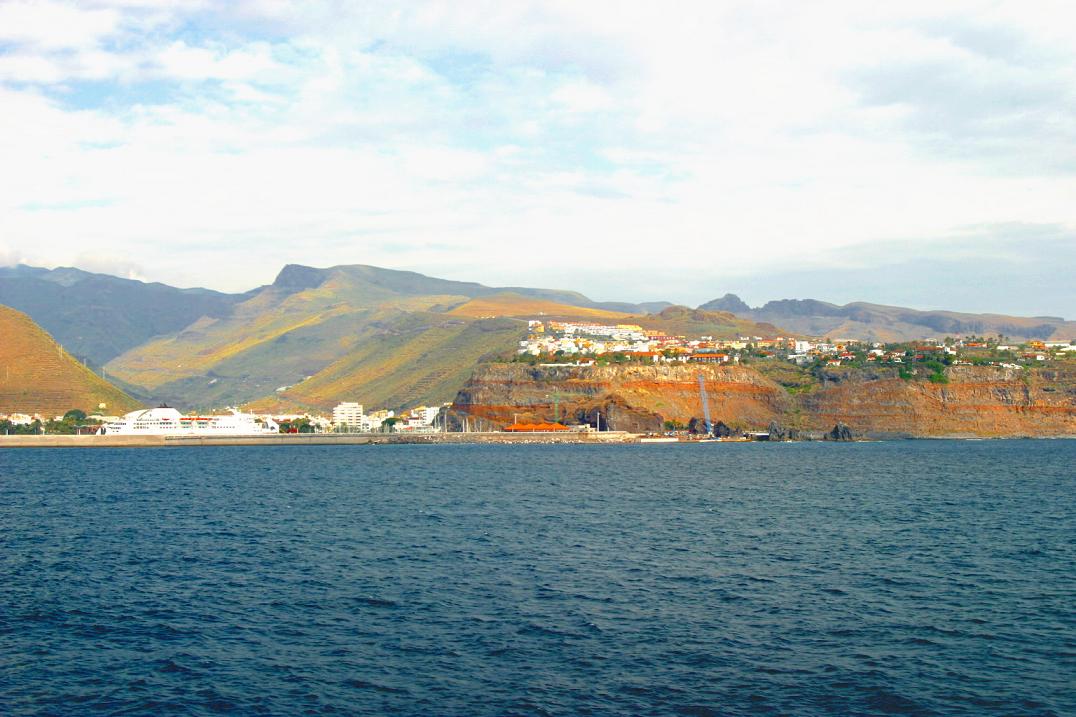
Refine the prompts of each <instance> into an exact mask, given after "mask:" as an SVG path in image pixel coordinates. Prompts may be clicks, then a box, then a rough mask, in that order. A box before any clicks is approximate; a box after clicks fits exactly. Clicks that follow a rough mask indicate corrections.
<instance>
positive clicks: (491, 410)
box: [454, 363, 1076, 440]
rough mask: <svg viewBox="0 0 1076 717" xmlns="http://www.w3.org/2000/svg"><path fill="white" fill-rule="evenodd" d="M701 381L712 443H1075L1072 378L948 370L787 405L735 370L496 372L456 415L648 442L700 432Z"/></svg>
mask: <svg viewBox="0 0 1076 717" xmlns="http://www.w3.org/2000/svg"><path fill="white" fill-rule="evenodd" d="M700 374H701V375H702V376H703V379H704V383H705V385H706V391H707V394H708V396H709V401H710V405H709V408H710V415H711V419H712V421H713V425H714V427H715V428H714V433H715V435H718V436H731V435H737V434H739V433H741V432H743V431H759V432H766V431H767V429H768V432H769V434H770V435H771V439H772V440H796V439H802V438H811V437H814V438H822V437H828V438H830V439H834V438H836V439H840V440H846V439H847V438H849V437H948V436H951V437H1008V436H1076V368H1074V369H1005V368H998V367H992V366H957V367H950V368H948V369H946V373H945V376H946V379H947V381H948V382H947V383H932V382H929V381H926V380H906V379H902V378H901V377H900V376H899V375H898V374H897V372H896V371H890V370H888V369H848V370H844V369H842V370H840V371H827V372H824V373H823V374H822V375H821V376H820V377H819V378H818V379H817V381H816V384H815V386H814V388H813V390H808V391H801V392H797V393H795V394H790V393H788V392H787V391H786V390H785V389H784V388H782V387H781V386H780V385H778V384H776V383H774V382H773V381H771V380H770V379H769V378H767V377H765V376H763V375H762V374H760V373H759V372H757V371H755V370H753V369H751V368H749V367H740V366H715V365H705V366H689V365H682V364H675V365H673V364H655V365H642V364H627V365H619V366H618V365H608V366H590V367H588V366H529V365H526V364H522V363H500V364H486V365H483V366H480V367H479V368H478V369H477V370H476V371H475V373H474V374H473V375H472V377H471V380H470V381H468V383H467V385H466V386H465V387H464V388H463V390H461V391H460V392H459V394H458V395H457V397H456V401H455V404H454V409H455V410H457V411H460V412H463V413H465V414H467V415H471V416H476V417H481V418H482V419H483V420H484V421H486V422H487V423H488V424H489V425H507V424H509V423H512V422H513V421H514V420H520V421H535V422H537V421H550V420H554V418H559V419H560V420H561V421H562V422H567V423H577V424H579V423H588V424H590V425H591V426H596V425H597V422H598V417H599V415H600V420H601V426H602V428H603V429H604V428H608V429H613V430H628V431H632V432H647V431H658V430H661V427H662V424H663V422H664V421H675V422H677V423H679V424H681V425H684V426H687V425H689V424H690V425H696V426H698V427H699V431H700V432H705V427H704V424H703V418H702V416H703V410H702V403H701V399H700V394H699V386H698V377H699V375H700ZM835 430H836V433H835V432H834V431H835Z"/></svg>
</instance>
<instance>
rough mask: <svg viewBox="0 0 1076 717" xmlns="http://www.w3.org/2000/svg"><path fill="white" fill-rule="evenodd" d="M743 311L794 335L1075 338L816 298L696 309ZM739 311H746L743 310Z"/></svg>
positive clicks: (973, 318) (1009, 320) (985, 318)
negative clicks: (727, 308) (973, 335)
mask: <svg viewBox="0 0 1076 717" xmlns="http://www.w3.org/2000/svg"><path fill="white" fill-rule="evenodd" d="M733 305H737V306H741V310H740V311H739V312H734V313H735V314H736V315H737V316H740V317H742V318H745V319H750V320H752V321H760V322H768V323H773V324H777V325H780V326H782V327H784V328H786V329H788V330H790V331H794V332H796V333H801V334H807V335H812V336H833V337H841V338H850V339H861V340H870V341H910V340H915V339H924V338H943V337H944V336H946V335H949V336H962V335H967V334H976V335H1004V336H1006V337H1007V338H1009V339H1012V340H1029V339H1039V340H1049V339H1062V340H1068V339H1073V338H1076V322H1073V321H1066V320H1065V319H1063V318H1061V317H1044V316H1033V317H1022V316H1010V315H1006V314H994V313H982V314H975V313H968V312H959V311H947V310H942V309H933V310H931V309H911V308H907V307H902V306H889V305H886V304H875V303H871V302H867V301H853V302H850V303H847V304H843V305H841V304H834V303H830V302H828V301H820V300H818V299H777V300H773V301H768V302H766V303H765V304H763V305H762V306H759V307H755V308H751V307H749V306H747V304H746V303H745V302H743V301H742V300H741V299H740V298H739V297H738V296H736V295H735V294H725V296H722V297H721V298H719V299H714V300H712V301H709V302H706V303H705V304H702V305H701V306H700V307H699V308H701V309H706V308H708V307H729V306H733ZM742 307H746V309H745V308H742Z"/></svg>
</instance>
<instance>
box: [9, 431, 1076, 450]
mask: <svg viewBox="0 0 1076 717" xmlns="http://www.w3.org/2000/svg"><path fill="white" fill-rule="evenodd" d="M645 439H646V436H644V435H642V434H638V433H627V432H625V431H602V432H601V433H568V434H565V433H561V432H557V433H542V432H535V433H504V432H488V433H477V432H476V433H423V434H401V433H281V434H279V435H266V436H160V435H158V436H116V435H113V436H108V435H105V436H97V435H89V436H76V435H43V436H42V435H28V436H26V435H22V436H0V449H4V448H191V447H200V446H368V445H438V444H440V445H466V444H482V445H497V444H501V445H507V444H574V445H581V444H593V445H625V444H627V445H685V444H686V445H691V444H696V443H836V444H840V443H875V442H878V441H904V440H912V441H924V440H925V441H1008V440H1074V439H1076V435H1064V436H1059V435H1050V436H974V435H970V436H969V435H953V436H907V435H888V436H860V437H856V438H854V439H853V440H851V441H825V440H799V441H745V440H720V439H719V440H713V439H711V440H708V441H705V440H675V441H648V440H645Z"/></svg>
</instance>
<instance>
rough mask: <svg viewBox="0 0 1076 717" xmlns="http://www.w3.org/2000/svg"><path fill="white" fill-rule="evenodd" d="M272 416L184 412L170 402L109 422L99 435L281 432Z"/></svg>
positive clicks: (265, 433) (256, 433)
mask: <svg viewBox="0 0 1076 717" xmlns="http://www.w3.org/2000/svg"><path fill="white" fill-rule="evenodd" d="M279 432H280V427H279V426H278V425H277V424H276V423H275V422H274V421H273V420H272V419H271V418H266V419H264V420H260V419H257V418H255V417H254V416H252V415H250V414H249V413H241V412H240V411H239V410H237V409H234V408H233V409H231V413H227V414H223V415H209V416H184V415H183V414H181V413H180V412H179V411H177V410H176V409H174V408H170V407H168V406H158V407H157V408H143V409H140V410H138V411H131V412H130V413H127V414H125V415H124V416H123V418H121V419H120V420H118V421H112V422H110V423H106V424H105V425H103V426H101V428H99V429H98V431H97V434H98V435H110V436H262V435H267V434H273V433H279Z"/></svg>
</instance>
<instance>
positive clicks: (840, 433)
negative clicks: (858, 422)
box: [823, 423, 855, 441]
mask: <svg viewBox="0 0 1076 717" xmlns="http://www.w3.org/2000/svg"><path fill="white" fill-rule="evenodd" d="M823 438H824V439H825V440H827V441H851V440H853V439H854V438H855V436H853V435H852V429H851V428H849V427H848V426H846V425H844V424H843V423H838V424H837V425H836V426H834V427H833V430H832V431H830V432H829V433H827V434H826V435H824V436H823Z"/></svg>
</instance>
